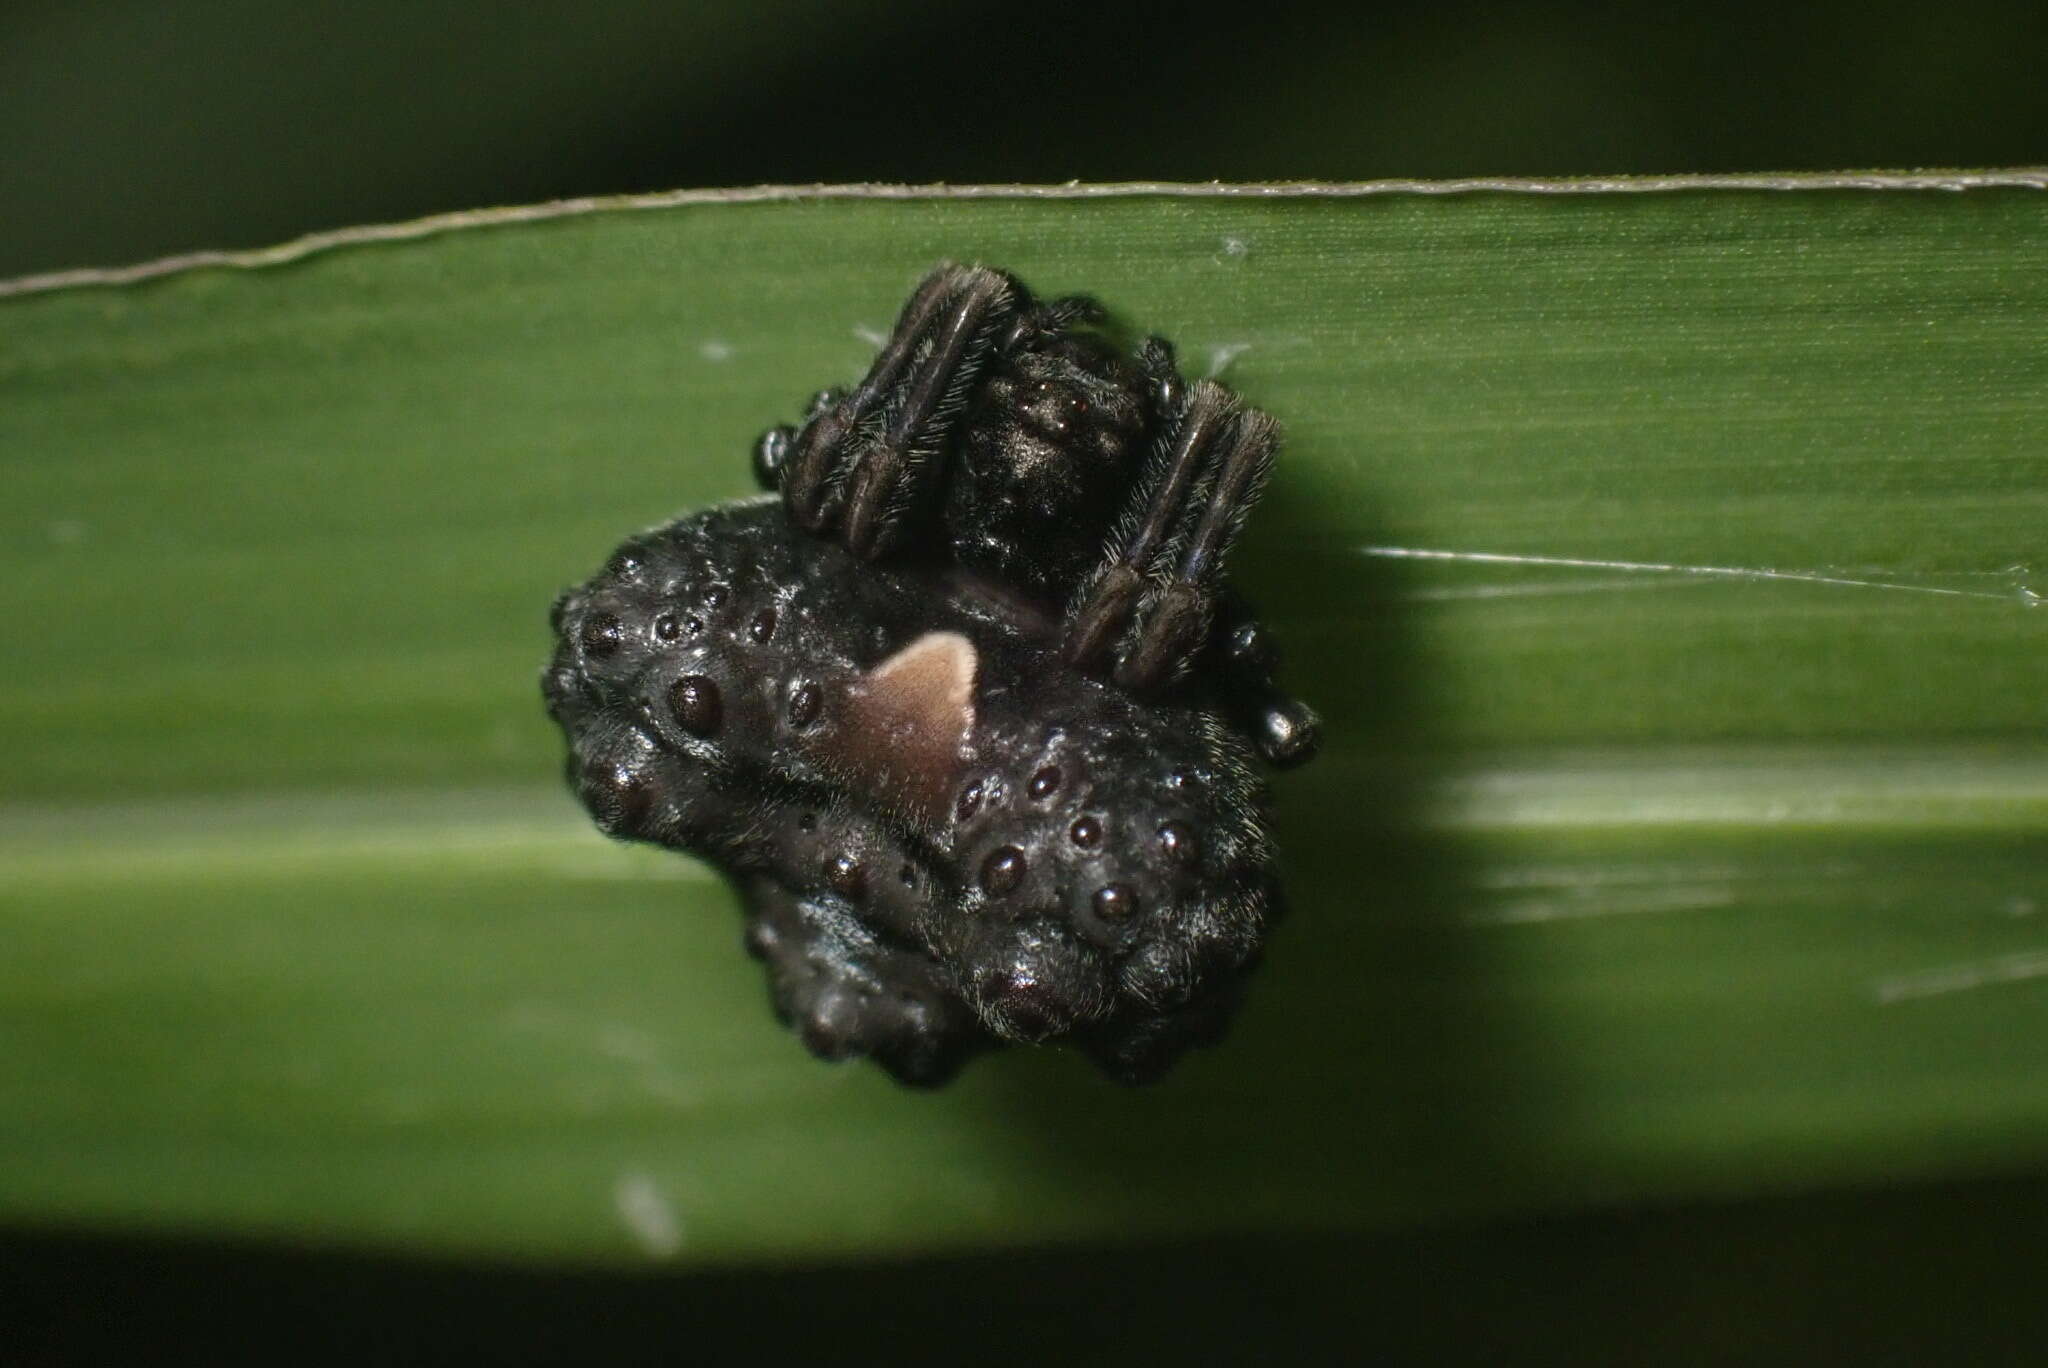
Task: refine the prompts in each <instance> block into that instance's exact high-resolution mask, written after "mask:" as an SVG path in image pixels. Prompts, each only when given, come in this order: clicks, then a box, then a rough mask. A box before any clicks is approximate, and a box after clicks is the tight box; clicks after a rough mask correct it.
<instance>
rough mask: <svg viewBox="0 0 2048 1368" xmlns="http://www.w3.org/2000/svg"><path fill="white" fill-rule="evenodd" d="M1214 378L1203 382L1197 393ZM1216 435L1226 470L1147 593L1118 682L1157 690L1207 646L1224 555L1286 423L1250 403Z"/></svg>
mask: <svg viewBox="0 0 2048 1368" xmlns="http://www.w3.org/2000/svg"><path fill="white" fill-rule="evenodd" d="M1208 383H1209V382H1207V381H1204V382H1202V383H1201V384H1198V385H1197V386H1196V387H1195V389H1196V392H1197V393H1200V392H1201V390H1202V389H1203V388H1204V386H1206V385H1208ZM1216 440H1217V442H1218V444H1219V445H1221V446H1222V447H1223V454H1222V457H1221V460H1220V463H1219V468H1218V470H1217V472H1216V477H1215V480H1214V482H1213V483H1212V484H1211V485H1210V487H1209V489H1208V492H1207V498H1206V499H1205V501H1204V503H1203V505H1202V508H1201V514H1200V517H1199V520H1198V521H1197V522H1196V523H1195V527H1194V531H1193V532H1192V534H1191V535H1189V536H1188V538H1187V540H1186V543H1185V549H1184V550H1183V551H1182V552H1181V556H1180V565H1179V567H1178V568H1177V569H1176V570H1175V571H1174V573H1173V577H1172V578H1171V579H1170V580H1168V581H1167V582H1166V584H1165V585H1164V586H1163V587H1161V588H1159V589H1158V590H1156V591H1154V592H1153V593H1152V594H1150V595H1148V596H1147V600H1146V605H1145V607H1146V611H1145V613H1144V616H1143V619H1142V620H1141V621H1140V622H1139V624H1138V627H1137V631H1136V633H1135V634H1134V636H1133V639H1132V643H1131V648H1130V650H1129V651H1127V652H1126V653H1125V654H1124V657H1123V659H1122V660H1120V661H1118V662H1117V669H1116V680H1117V683H1119V684H1121V685H1123V686H1124V687H1125V688H1127V689H1136V690H1140V691H1143V690H1148V689H1155V688H1158V687H1159V686H1160V685H1162V684H1165V683H1167V682H1168V681H1170V680H1172V679H1174V678H1176V677H1177V676H1178V675H1180V674H1181V672H1182V671H1184V670H1185V669H1186V668H1187V667H1188V665H1189V664H1191V663H1192V662H1193V661H1194V658H1195V656H1196V655H1197V654H1199V653H1200V652H1201V649H1202V647H1203V646H1204V645H1205V644H1207V642H1208V640H1209V629H1210V626H1211V624H1212V622H1213V620H1214V618H1215V612H1216V589H1217V585H1218V584H1219V583H1220V582H1221V579H1222V574H1223V559H1224V557H1225V556H1226V555H1227V554H1229V551H1230V546H1231V543H1233V542H1235V541H1236V540H1237V536H1238V533H1240V532H1241V531H1243V530H1244V524H1245V519H1246V517H1247V516H1248V515H1249V514H1250V512H1251V508H1252V505H1253V504H1255V503H1257V502H1258V498H1259V493H1260V491H1261V490H1262V489H1263V488H1264V487H1265V483H1266V477H1267V475H1268V474H1270V473H1271V471H1272V468H1273V454H1274V452H1275V451H1276V450H1278V449H1279V444H1280V443H1279V426H1278V424H1276V423H1275V422H1274V421H1273V419H1272V417H1271V416H1270V415H1269V414H1266V413H1263V412H1261V411H1260V410H1258V409H1244V410H1240V411H1238V412H1237V413H1235V414H1233V415H1231V417H1230V419H1229V420H1228V422H1227V425H1225V426H1223V429H1222V431H1221V433H1219V436H1218V437H1217V439H1216Z"/></svg>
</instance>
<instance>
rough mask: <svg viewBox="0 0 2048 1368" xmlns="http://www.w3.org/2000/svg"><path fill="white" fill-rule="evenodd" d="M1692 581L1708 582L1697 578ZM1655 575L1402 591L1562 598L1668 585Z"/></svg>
mask: <svg viewBox="0 0 2048 1368" xmlns="http://www.w3.org/2000/svg"><path fill="white" fill-rule="evenodd" d="M1690 582H1691V583H1696V584H1697V583H1705V581H1703V580H1693V581H1690ZM1670 587H1671V586H1670V585H1669V584H1668V583H1667V582H1665V581H1663V580H1654V579H1621V578H1618V577H1617V578H1613V579H1575V580H1557V581H1554V582H1552V583H1550V584H1474V585H1468V586H1466V587H1464V588H1461V589H1453V588H1448V587H1440V588H1435V589H1416V590H1412V591H1410V592H1408V593H1405V594H1403V595H1401V597H1402V598H1404V599H1407V600H1408V601H1409V602H1411V603H1456V602H1459V601H1461V600H1467V599H1506V598H1562V597H1566V596H1569V595H1572V594H1620V593H1627V592H1630V591H1633V590H1640V589H1668V588H1670Z"/></svg>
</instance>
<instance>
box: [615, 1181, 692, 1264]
mask: <svg viewBox="0 0 2048 1368" xmlns="http://www.w3.org/2000/svg"><path fill="white" fill-rule="evenodd" d="M612 1206H613V1208H614V1209H616V1210H617V1211H618V1213H619V1223H620V1224H621V1225H623V1226H625V1227H626V1233H627V1234H628V1235H631V1236H632V1237H633V1242H634V1243H635V1244H637V1245H639V1246H640V1250H641V1252H642V1253H644V1254H646V1255H647V1256H648V1257H649V1258H651V1259H672V1258H674V1257H675V1256H676V1254H677V1253H678V1252H679V1251H680V1250H681V1249H682V1247H683V1227H682V1222H680V1221H679V1220H677V1219H676V1209H675V1207H674V1206H672V1205H671V1204H670V1203H669V1200H668V1197H667V1195H666V1194H665V1193H663V1192H662V1190H661V1185H660V1184H659V1183H657V1182H655V1181H654V1179H653V1177H652V1176H651V1175H649V1174H645V1173H640V1172H630V1173H622V1174H620V1175H619V1181H618V1182H617V1183H615V1184H613V1185H612Z"/></svg>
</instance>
